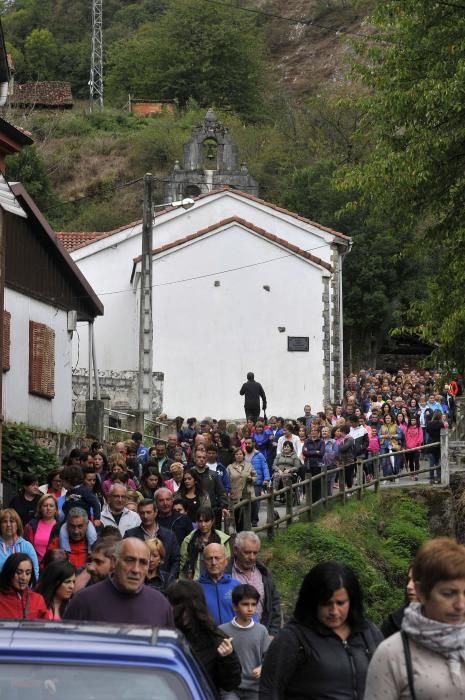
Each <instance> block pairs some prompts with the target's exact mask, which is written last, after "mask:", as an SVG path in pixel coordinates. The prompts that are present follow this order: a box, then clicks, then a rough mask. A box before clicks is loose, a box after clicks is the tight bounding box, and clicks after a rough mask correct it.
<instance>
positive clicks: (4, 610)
mask: <svg viewBox="0 0 465 700" xmlns="http://www.w3.org/2000/svg"><path fill="white" fill-rule="evenodd" d="M31 583H35V575H34V567H33V565H32V559H31V558H30V556H29V555H28V554H24V553H23V552H17V553H15V554H11V555H10V556H9V557H8V559H7V560H6V561H5V564H4V566H3V569H2V571H1V572H0V619H3V620H41V619H42V620H48V619H49V611H48V610H47V606H46V605H45V600H44V599H43V597H42V596H41V595H40V593H35V592H34V591H31V589H30V588H29V586H30V584H31Z"/></svg>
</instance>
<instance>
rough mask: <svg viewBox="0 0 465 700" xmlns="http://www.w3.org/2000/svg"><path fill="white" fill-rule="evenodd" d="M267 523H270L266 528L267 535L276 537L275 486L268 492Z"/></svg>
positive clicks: (271, 537)
mask: <svg viewBox="0 0 465 700" xmlns="http://www.w3.org/2000/svg"><path fill="white" fill-rule="evenodd" d="M266 524H267V525H268V527H267V528H266V534H267V537H269V538H270V539H273V537H274V490H273V488H271V491H268V493H267V500H266Z"/></svg>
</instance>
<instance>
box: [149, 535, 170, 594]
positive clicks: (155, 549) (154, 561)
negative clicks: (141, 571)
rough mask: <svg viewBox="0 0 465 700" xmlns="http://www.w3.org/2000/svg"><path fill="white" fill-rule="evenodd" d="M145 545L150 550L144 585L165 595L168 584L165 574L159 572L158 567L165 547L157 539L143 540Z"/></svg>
mask: <svg viewBox="0 0 465 700" xmlns="http://www.w3.org/2000/svg"><path fill="white" fill-rule="evenodd" d="M145 544H146V545H147V547H148V548H149V550H150V559H149V570H148V572H147V576H146V577H145V584H146V586H151V588H155V589H156V590H157V591H160V593H165V591H166V586H167V583H168V582H167V580H166V576H165V573H164V572H163V571H160V565H161V564H162V562H163V559H164V558H165V555H166V550H165V545H164V544H163V542H162V541H161V540H160V539H158V537H154V538H153V539H151V540H145Z"/></svg>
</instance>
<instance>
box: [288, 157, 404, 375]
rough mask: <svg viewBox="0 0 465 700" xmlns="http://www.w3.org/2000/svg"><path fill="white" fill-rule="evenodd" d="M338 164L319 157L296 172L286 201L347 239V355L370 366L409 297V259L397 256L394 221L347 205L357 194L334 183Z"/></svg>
mask: <svg viewBox="0 0 465 700" xmlns="http://www.w3.org/2000/svg"><path fill="white" fill-rule="evenodd" d="M337 172H338V165H337V164H336V163H335V162H334V161H324V160H321V161H318V162H317V163H315V165H313V166H310V167H306V168H303V169H301V170H299V171H298V172H296V173H295V174H294V176H293V177H292V178H291V180H290V182H289V187H288V190H287V191H286V194H285V204H286V206H288V207H289V208H290V209H292V210H294V211H297V212H299V213H300V214H302V215H303V216H306V217H308V218H310V219H312V220H314V221H318V222H319V223H321V224H323V225H325V226H329V227H331V228H334V229H336V230H338V231H340V232H342V233H345V234H346V235H348V236H351V238H352V242H353V245H352V249H351V252H350V254H349V255H348V256H347V257H346V258H345V260H344V274H343V294H344V326H345V339H346V346H347V350H348V356H350V357H351V358H352V357H357V358H358V359H359V360H360V361H362V362H363V363H368V364H373V361H374V356H375V354H376V352H377V351H378V350H379V347H380V345H382V344H383V343H384V342H385V338H386V334H387V332H388V330H389V329H390V328H391V327H392V326H393V325H395V323H396V321H395V314H396V311H397V309H398V308H399V307H402V306H403V304H404V302H405V300H406V299H407V298H408V296H409V293H410V292H409V289H410V286H411V284H412V277H413V275H412V269H411V265H410V261H409V260H406V259H405V256H403V255H402V243H403V242H402V240H401V239H400V238H399V237H398V235H396V233H395V227H394V226H393V224H394V222H393V221H389V220H388V219H387V218H386V217H384V218H381V217H373V216H371V215H370V211H369V210H368V208H367V207H363V206H357V207H356V208H354V207H349V206H348V204H349V203H350V202H351V201H357V202H358V199H359V195H358V193H357V192H354V191H348V192H344V191H341V190H340V189H338V188H337V186H336V178H335V176H336V174H337Z"/></svg>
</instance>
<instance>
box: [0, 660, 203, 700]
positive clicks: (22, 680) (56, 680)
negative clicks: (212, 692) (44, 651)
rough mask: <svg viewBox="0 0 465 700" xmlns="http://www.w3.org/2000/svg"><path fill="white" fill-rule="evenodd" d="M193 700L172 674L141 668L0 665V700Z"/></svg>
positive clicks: (179, 679)
mask: <svg viewBox="0 0 465 700" xmlns="http://www.w3.org/2000/svg"><path fill="white" fill-rule="evenodd" d="M31 698H34V700H52V698H53V699H54V700H62V699H63V700H192V695H191V693H190V692H189V689H188V688H187V686H186V685H185V683H184V682H183V681H182V679H181V678H180V677H179V676H178V675H177V674H175V673H173V672H170V671H167V670H163V669H159V668H150V669H147V668H144V667H140V666H127V667H125V666H122V665H118V666H107V667H102V666H100V665H99V666H98V667H95V668H94V667H92V666H87V665H86V666H79V665H65V664H56V665H51V664H50V665H43V664H41V665H40V666H39V665H38V664H30V663H28V664H27V665H26V664H22V663H0V700H4V699H5V700H31Z"/></svg>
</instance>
